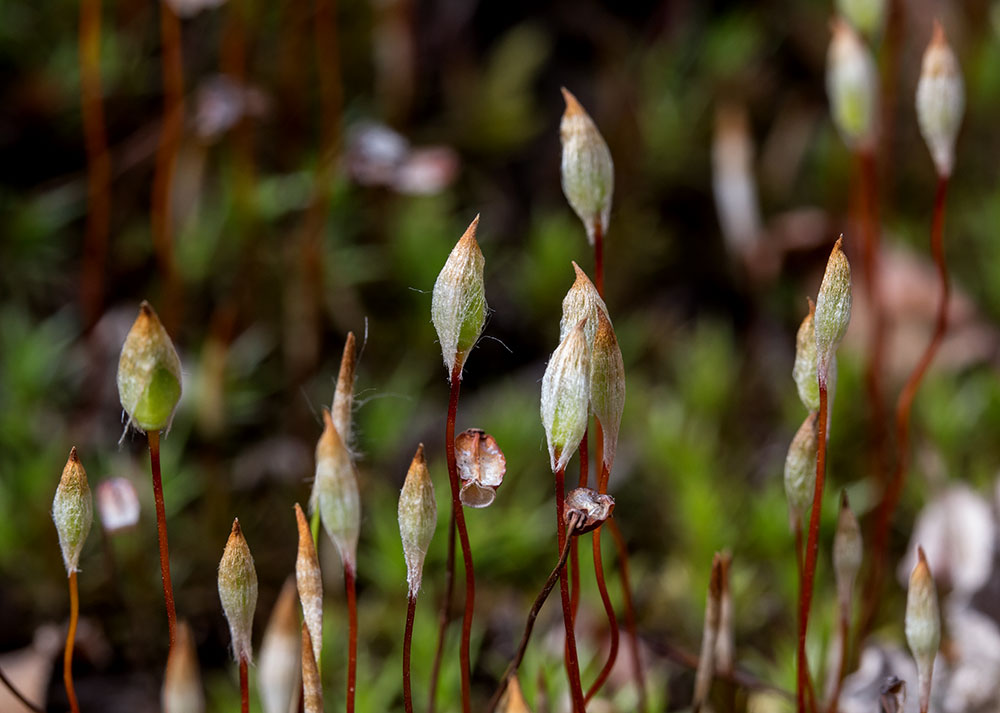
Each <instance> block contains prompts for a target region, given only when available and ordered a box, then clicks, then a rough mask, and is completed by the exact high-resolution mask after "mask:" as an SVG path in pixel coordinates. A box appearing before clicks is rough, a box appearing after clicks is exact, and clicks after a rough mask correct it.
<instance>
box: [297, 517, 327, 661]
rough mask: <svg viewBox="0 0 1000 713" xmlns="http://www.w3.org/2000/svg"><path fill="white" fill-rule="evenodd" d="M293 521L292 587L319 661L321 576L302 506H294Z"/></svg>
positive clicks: (321, 603) (321, 615)
mask: <svg viewBox="0 0 1000 713" xmlns="http://www.w3.org/2000/svg"><path fill="white" fill-rule="evenodd" d="M295 522H296V526H297V527H298V530H299V551H298V555H297V556H296V558H295V585H296V587H297V588H298V591H299V601H300V602H301V604H302V618H303V620H305V623H306V626H308V627H309V633H310V636H311V637H312V640H313V644H314V646H315V649H314V651H313V656H314V657H315V658H316V660H317V661H319V652H320V647H321V646H322V643H323V576H322V573H321V572H320V568H319V557H317V556H316V546H315V544H314V543H313V538H312V533H311V532H310V531H309V523H308V522H307V521H306V515H305V513H304V512H302V506H301V505H299V504H298V503H295Z"/></svg>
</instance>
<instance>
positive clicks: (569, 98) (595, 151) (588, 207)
mask: <svg viewBox="0 0 1000 713" xmlns="http://www.w3.org/2000/svg"><path fill="white" fill-rule="evenodd" d="M562 92H563V97H564V98H565V100H566V111H565V112H564V113H563V116H562V121H561V123H560V125H559V136H560V138H561V139H562V150H563V151H562V188H563V194H564V195H565V196H566V200H567V201H568V202H569V204H570V206H571V207H572V208H573V211H574V212H575V213H576V214H577V216H579V218H580V220H581V221H582V222H583V226H584V228H585V229H586V231H587V239H588V240H589V241H590V244H591V245H593V244H594V241H595V239H596V231H597V230H600V231H601V233H602V235H603V234H605V233H607V230H608V220H609V219H610V217H611V197H612V195H613V194H614V188H615V166H614V162H613V161H612V160H611V151H610V150H609V149H608V144H607V143H606V142H605V141H604V137H603V136H601V132H600V131H598V129H597V126H596V125H595V124H594V121H593V119H591V118H590V115H589V114H587V112H586V111H585V110H584V108H583V107H582V106H581V105H580V103H579V102H578V101H577V100H576V97H574V96H573V95H572V94H571V93H570V92H568V91H567V90H566V89H565V88H563V90H562Z"/></svg>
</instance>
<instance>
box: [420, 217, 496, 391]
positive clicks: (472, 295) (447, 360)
mask: <svg viewBox="0 0 1000 713" xmlns="http://www.w3.org/2000/svg"><path fill="white" fill-rule="evenodd" d="M478 226H479V216H478V215H477V216H476V218H475V220H473V221H472V224H471V225H469V227H468V229H467V230H466V231H465V234H464V235H463V236H462V237H461V239H460V240H459V241H458V243H457V244H456V245H455V247H454V248H453V249H452V251H451V254H450V255H449V256H448V260H447V261H445V264H444V267H443V268H441V272H440V274H438V277H437V281H436V282H435V283H434V292H433V293H432V295H431V321H432V322H433V323H434V329H436V330H437V334H438V341H439V342H440V343H441V356H442V358H443V359H444V365H445V368H446V369H447V370H448V375H449V379H450V378H451V375H452V374H454V373H455V370H456V368H457V370H458V373H459V376H460V377H461V371H462V367H463V366H464V364H465V360H466V359H467V358H468V356H469V352H470V351H471V350H472V347H474V346H475V345H476V342H477V341H478V340H479V335H480V334H481V333H482V331H483V324H484V323H485V322H486V288H485V284H484V282H483V267H484V266H485V264H486V260H485V259H484V258H483V252H482V250H480V249H479V243H478V242H476V228H477V227H478Z"/></svg>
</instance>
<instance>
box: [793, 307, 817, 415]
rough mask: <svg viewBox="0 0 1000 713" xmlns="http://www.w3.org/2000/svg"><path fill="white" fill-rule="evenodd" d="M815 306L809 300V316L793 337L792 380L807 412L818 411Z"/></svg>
mask: <svg viewBox="0 0 1000 713" xmlns="http://www.w3.org/2000/svg"><path fill="white" fill-rule="evenodd" d="M815 315H816V305H815V304H814V303H813V301H812V300H811V299H810V300H809V314H807V315H806V316H805V318H804V319H803V320H802V324H800V325H799V331H798V332H797V333H796V335H795V364H794V365H793V366H792V378H793V379H794V380H795V388H796V389H798V391H799V399H801V401H802V405H803V406H805V407H806V409H807V410H808V411H819V382H818V381H816V328H815V323H814V317H815Z"/></svg>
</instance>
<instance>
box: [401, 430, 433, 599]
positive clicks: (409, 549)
mask: <svg viewBox="0 0 1000 713" xmlns="http://www.w3.org/2000/svg"><path fill="white" fill-rule="evenodd" d="M397 516H398V519H399V536H400V539H401V540H402V541H403V557H404V559H405V560H406V582H407V584H408V585H409V596H410V597H416V596H417V593H418V592H419V591H420V582H421V580H422V579H423V571H424V558H425V557H426V555H427V548H428V547H430V544H431V539H432V538H433V537H434V529H435V528H436V527H437V502H436V501H435V499H434V484H433V483H432V482H431V476H430V473H429V472H428V470H427V461H426V460H425V459H424V444H423V443H421V444H420V445H419V446H418V447H417V452H416V454H415V455H414V456H413V461H412V462H411V463H410V468H409V470H408V471H407V473H406V480H405V481H404V482H403V489H402V490H401V491H400V493H399V506H398V508H397Z"/></svg>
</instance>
